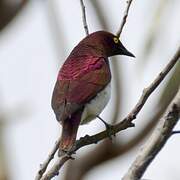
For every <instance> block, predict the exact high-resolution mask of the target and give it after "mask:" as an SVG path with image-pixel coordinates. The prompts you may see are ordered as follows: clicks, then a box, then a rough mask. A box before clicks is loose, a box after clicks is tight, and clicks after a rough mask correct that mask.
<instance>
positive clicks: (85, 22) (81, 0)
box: [80, 0, 89, 35]
mask: <svg viewBox="0 0 180 180" xmlns="http://www.w3.org/2000/svg"><path fill="white" fill-rule="evenodd" d="M80 4H81V9H82V20H83V25H84V30H85V33H86V35H89V29H88V25H87V21H86V7H85V5H84V2H83V0H80Z"/></svg>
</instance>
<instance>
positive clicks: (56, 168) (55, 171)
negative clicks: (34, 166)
mask: <svg viewBox="0 0 180 180" xmlns="http://www.w3.org/2000/svg"><path fill="white" fill-rule="evenodd" d="M69 159H73V158H72V157H71V156H64V157H63V158H59V159H58V160H57V161H56V162H55V164H54V165H53V167H52V168H51V169H50V170H49V171H48V172H47V173H46V174H45V175H44V176H43V177H42V178H41V180H49V179H51V178H53V177H54V176H58V175H59V169H60V168H61V167H62V166H63V165H64V163H65V162H66V161H68V160H69Z"/></svg>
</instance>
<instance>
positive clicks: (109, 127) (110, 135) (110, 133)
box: [97, 116, 115, 140]
mask: <svg viewBox="0 0 180 180" xmlns="http://www.w3.org/2000/svg"><path fill="white" fill-rule="evenodd" d="M97 118H98V119H100V120H101V121H102V122H103V123H104V125H105V127H106V130H107V132H108V136H109V139H111V140H112V134H113V135H114V136H115V134H114V133H113V129H112V127H113V125H111V124H109V123H107V122H106V121H104V120H103V119H102V118H101V117H100V116H97Z"/></svg>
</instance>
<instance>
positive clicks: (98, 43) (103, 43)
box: [80, 31, 135, 57]
mask: <svg viewBox="0 0 180 180" xmlns="http://www.w3.org/2000/svg"><path fill="white" fill-rule="evenodd" d="M80 44H85V45H87V46H89V47H92V48H94V49H95V50H97V51H100V52H101V53H102V54H103V55H106V56H107V57H110V56H114V55H126V56H131V57H135V56H134V55H133V54H132V53H131V52H129V51H128V50H127V49H126V48H125V47H124V45H123V44H122V43H121V41H120V40H119V38H118V37H117V36H116V35H113V34H111V33H109V32H106V31H97V32H94V33H92V34H90V35H88V36H87V37H86V38H85V39H83V40H82V41H81V42H80Z"/></svg>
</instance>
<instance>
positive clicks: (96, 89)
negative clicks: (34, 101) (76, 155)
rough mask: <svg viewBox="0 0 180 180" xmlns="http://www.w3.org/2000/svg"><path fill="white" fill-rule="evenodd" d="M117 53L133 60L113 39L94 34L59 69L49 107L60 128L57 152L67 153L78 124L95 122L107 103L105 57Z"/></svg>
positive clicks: (109, 74)
mask: <svg viewBox="0 0 180 180" xmlns="http://www.w3.org/2000/svg"><path fill="white" fill-rule="evenodd" d="M118 54H119V55H126V56H131V57H135V56H134V55H133V54H132V53H131V52H129V51H128V50H127V49H126V48H125V47H124V46H123V44H122V43H121V42H120V40H119V38H118V37H117V36H115V35H113V34H111V33H109V32H105V31H97V32H94V33H92V34H90V35H88V36H87V37H85V38H84V39H83V40H82V41H80V42H79V44H78V45H77V46H76V47H75V48H74V49H73V50H72V52H71V53H70V55H69V57H68V58H67V59H66V61H65V62H64V64H63V66H62V67H61V69H60V71H59V74H58V77H57V82H56V84H55V87H54V91H53V96H52V108H53V110H54V112H55V115H56V119H57V120H58V121H59V122H60V123H61V125H62V135H61V141H60V145H59V148H60V151H62V152H68V151H70V150H71V148H72V147H73V145H74V142H75V140H76V135H77V131H78V127H79V125H80V124H85V123H87V122H89V121H91V120H93V119H95V118H96V117H97V116H98V115H99V114H100V113H101V111H102V110H103V109H104V107H105V106H106V104H107V103H108V101H109V99H110V88H111V85H110V83H111V71H110V66H109V60H108V57H110V56H114V55H118Z"/></svg>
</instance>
